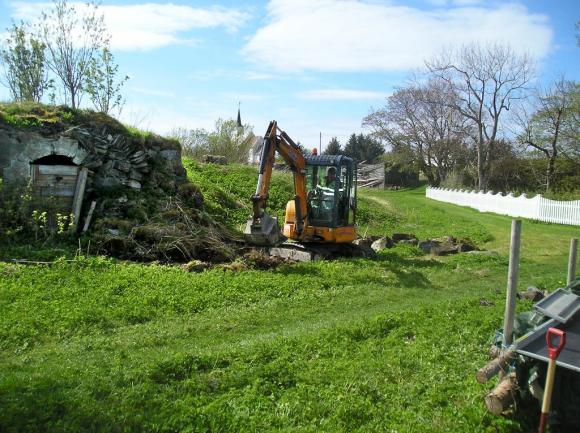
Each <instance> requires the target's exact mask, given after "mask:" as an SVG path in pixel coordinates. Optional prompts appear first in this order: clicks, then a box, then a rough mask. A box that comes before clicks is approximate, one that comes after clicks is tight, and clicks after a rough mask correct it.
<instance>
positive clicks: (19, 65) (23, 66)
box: [0, 23, 49, 102]
mask: <svg viewBox="0 0 580 433" xmlns="http://www.w3.org/2000/svg"><path fill="white" fill-rule="evenodd" d="M8 31H9V36H8V38H7V40H6V44H5V45H4V47H3V48H2V49H1V50H0V58H1V59H2V61H3V63H4V79H5V80H4V84H5V85H6V86H7V87H8V89H9V91H10V95H11V97H12V99H14V100H15V101H35V102H40V99H41V98H42V95H43V93H44V91H45V90H46V88H47V87H48V85H49V81H48V78H47V71H46V59H45V46H44V44H43V43H42V42H40V41H39V40H38V39H36V38H35V37H34V36H33V35H32V34H31V33H30V32H29V31H28V28H27V26H26V25H25V24H24V23H21V24H15V23H13V24H12V27H11V28H10V29H8Z"/></svg>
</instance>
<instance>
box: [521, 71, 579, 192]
mask: <svg viewBox="0 0 580 433" xmlns="http://www.w3.org/2000/svg"><path fill="white" fill-rule="evenodd" d="M577 93H578V87H577V85H576V83H574V82H573V81H567V80H566V79H565V78H564V77H561V78H560V79H559V80H558V81H556V82H555V83H554V84H553V85H552V87H550V88H549V89H545V90H539V91H538V92H537V94H536V97H535V104H534V105H535V106H534V111H533V112H532V113H528V111H527V110H525V109H522V110H520V113H518V115H517V116H516V120H517V123H518V125H519V126H520V128H521V133H520V134H519V136H518V141H519V143H521V144H522V145H524V146H525V147H526V148H530V147H531V148H532V149H535V150H538V151H540V152H541V153H543V154H544V156H545V157H546V159H547V167H546V191H549V190H550V189H551V188H552V185H553V181H554V174H555V168H556V160H557V158H558V157H559V155H560V154H561V153H563V152H569V153H574V151H575V148H574V145H575V138H576V137H575V135H577V134H578V130H579V128H580V125H579V120H578V117H577V116H576V114H577V113H575V110H574V98H575V97H577Z"/></svg>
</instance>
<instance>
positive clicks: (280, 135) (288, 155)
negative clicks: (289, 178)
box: [244, 120, 357, 250]
mask: <svg viewBox="0 0 580 433" xmlns="http://www.w3.org/2000/svg"><path fill="white" fill-rule="evenodd" d="M276 152H278V154H279V155H281V156H282V158H284V160H285V161H286V163H287V164H288V165H289V166H290V168H291V170H292V172H293V175H294V193H295V195H294V199H293V200H290V201H289V202H288V204H287V205H286V215H285V218H284V231H283V235H282V233H280V228H279V226H278V219H277V218H275V217H272V216H270V215H268V214H267V213H266V203H267V201H268V192H269V189H270V179H271V176H272V169H273V167H274V161H275V157H276ZM252 202H253V213H252V215H251V217H250V219H249V220H248V223H247V225H246V229H245V231H244V235H245V238H246V241H247V242H249V243H251V244H254V245H261V246H276V245H279V244H280V243H282V242H284V241H285V240H286V239H285V237H286V238H289V239H290V240H291V241H297V242H299V243H303V244H304V243H306V244H316V245H317V246H319V247H320V246H321V245H325V244H326V245H329V246H334V248H333V249H334V250H336V249H337V247H338V248H340V247H341V246H344V247H345V249H348V246H350V245H349V244H351V243H352V242H353V241H354V240H355V239H356V237H357V232H356V226H355V222H356V164H355V162H354V161H353V160H352V159H351V158H348V157H346V156H344V155H316V154H313V155H308V156H305V155H304V154H303V153H302V149H301V147H300V146H298V145H297V144H295V143H294V142H293V141H292V139H291V138H290V137H289V136H288V134H286V133H285V132H284V131H282V130H280V129H279V128H278V125H277V123H276V121H275V120H274V121H272V122H270V125H269V126H268V130H267V131H266V135H265V136H264V143H263V147H262V155H261V158H260V171H259V176H258V185H257V187H256V193H255V194H254V195H253V196H252Z"/></svg>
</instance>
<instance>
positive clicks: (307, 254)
mask: <svg viewBox="0 0 580 433" xmlns="http://www.w3.org/2000/svg"><path fill="white" fill-rule="evenodd" d="M264 250H265V252H267V253H268V254H269V255H270V256H274V257H281V258H283V259H287V260H292V261H297V262H310V261H314V260H332V259H337V258H342V257H351V258H355V257H358V258H373V257H375V255H376V253H375V252H374V251H373V250H372V249H371V248H370V247H367V246H363V245H355V244H348V243H343V244H315V243H308V244H305V243H300V242H293V241H286V242H283V243H281V244H280V245H276V246H273V247H269V248H264Z"/></svg>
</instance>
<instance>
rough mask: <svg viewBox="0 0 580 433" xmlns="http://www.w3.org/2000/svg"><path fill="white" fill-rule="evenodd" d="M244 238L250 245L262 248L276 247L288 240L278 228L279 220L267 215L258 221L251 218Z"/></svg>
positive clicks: (263, 215)
mask: <svg viewBox="0 0 580 433" xmlns="http://www.w3.org/2000/svg"><path fill="white" fill-rule="evenodd" d="M244 238H245V239H246V242H248V243H249V244H253V245H262V246H275V245H278V244H280V243H282V242H284V241H285V240H286V238H285V237H284V235H283V234H282V232H281V231H280V227H278V218H275V217H271V216H270V215H268V214H266V213H264V214H262V216H261V217H260V218H258V219H254V218H253V217H250V219H249V220H248V222H247V224H246V229H245V230H244Z"/></svg>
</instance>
